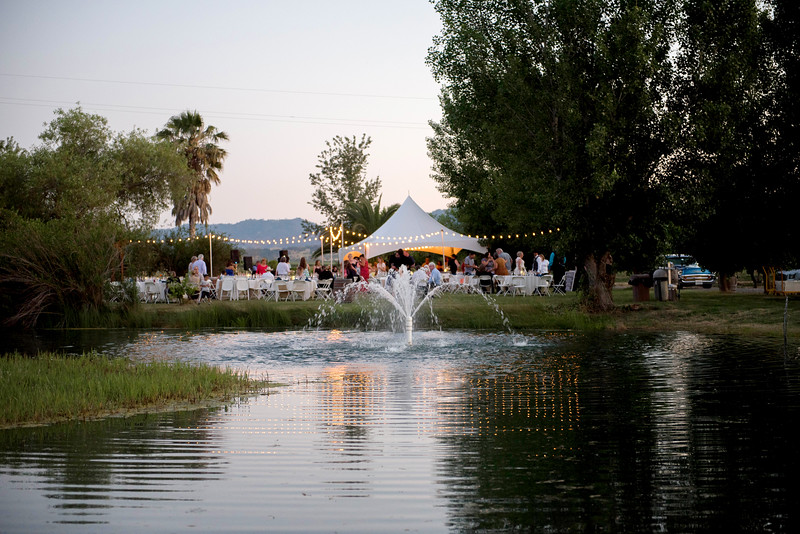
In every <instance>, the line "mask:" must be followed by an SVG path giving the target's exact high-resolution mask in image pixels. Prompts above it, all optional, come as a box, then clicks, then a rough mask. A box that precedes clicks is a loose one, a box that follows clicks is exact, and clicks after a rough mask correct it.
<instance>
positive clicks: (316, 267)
mask: <svg viewBox="0 0 800 534" xmlns="http://www.w3.org/2000/svg"><path fill="white" fill-rule="evenodd" d="M321 272H322V261H321V260H317V261H315V262H314V274H316V275H317V278H319V274H320V273H321Z"/></svg>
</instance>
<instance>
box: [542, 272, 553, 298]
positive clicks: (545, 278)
mask: <svg viewBox="0 0 800 534" xmlns="http://www.w3.org/2000/svg"><path fill="white" fill-rule="evenodd" d="M552 285H553V275H552V274H544V275H542V287H541V288H540V289H542V291H544V294H545V295H547V296H548V297H551V296H553V293H552V292H551V291H550V286H552Z"/></svg>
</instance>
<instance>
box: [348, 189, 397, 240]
mask: <svg viewBox="0 0 800 534" xmlns="http://www.w3.org/2000/svg"><path fill="white" fill-rule="evenodd" d="M382 198H383V195H381V196H380V197H378V201H377V202H376V203H375V204H372V203H370V202H369V201H368V200H367V199H365V198H362V199H360V200H357V201H355V202H353V203H351V204H348V205H346V206H345V207H344V220H346V221H347V224H348V228H349V229H350V230H351V231H353V232H359V233H363V234H368V235H369V234H372V233H373V232H375V230H377V229H378V228H380V227H381V226H383V224H384V223H385V222H386V221H388V220H389V219H390V218H391V216H392V215H394V212H396V211H397V209H398V208H399V207H400V204H392V205H391V206H387V207H385V208H382V207H381V199H382Z"/></svg>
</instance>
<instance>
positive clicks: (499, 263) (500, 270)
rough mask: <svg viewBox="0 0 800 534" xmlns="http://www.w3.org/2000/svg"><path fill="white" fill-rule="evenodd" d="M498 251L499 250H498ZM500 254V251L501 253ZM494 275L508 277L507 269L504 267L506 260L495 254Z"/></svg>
mask: <svg viewBox="0 0 800 534" xmlns="http://www.w3.org/2000/svg"><path fill="white" fill-rule="evenodd" d="M498 250H500V249H498ZM501 252H502V251H501ZM494 274H496V275H498V276H508V275H509V272H508V267H506V260H505V258H503V256H502V255H501V254H498V253H497V252H495V258H494Z"/></svg>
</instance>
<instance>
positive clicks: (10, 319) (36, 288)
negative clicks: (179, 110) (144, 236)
mask: <svg viewBox="0 0 800 534" xmlns="http://www.w3.org/2000/svg"><path fill="white" fill-rule="evenodd" d="M55 114H56V118H55V119H54V120H53V121H52V122H51V123H50V124H49V125H47V127H46V128H45V130H44V131H43V132H42V134H41V136H40V138H41V139H42V141H43V143H42V144H41V145H40V146H37V147H34V148H32V149H30V150H20V149H19V147H17V146H16V144H13V143H11V144H6V145H5V146H4V147H3V148H2V149H0V288H2V290H0V295H2V297H0V315H2V316H4V317H5V319H6V322H7V323H12V324H23V325H28V326H32V325H35V324H36V323H37V322H39V320H40V318H41V317H42V315H43V314H44V316H46V317H50V316H53V317H57V318H64V317H65V316H67V315H68V314H71V313H72V312H79V311H81V310H84V309H95V310H97V309H100V308H102V307H103V305H104V303H103V286H104V284H105V283H106V282H107V281H108V279H109V277H110V276H111V274H112V273H113V272H115V271H117V270H118V269H119V265H120V263H121V261H122V257H121V255H120V251H121V250H122V246H121V244H122V243H124V242H127V241H129V240H130V239H131V238H132V237H133V236H136V235H138V234H139V233H140V232H142V231H143V229H144V228H146V227H147V225H148V223H149V222H151V221H153V220H157V217H158V214H159V213H160V212H161V210H163V209H164V208H165V207H166V206H167V202H166V201H165V200H164V199H166V198H168V197H169V192H170V191H171V190H172V188H173V185H174V184H175V183H180V182H182V181H183V180H184V179H185V176H186V174H187V171H186V165H185V162H184V161H183V160H182V159H181V158H180V157H179V156H178V155H177V154H176V153H175V151H174V150H173V148H172V146H170V145H168V144H166V143H162V142H158V141H154V140H152V139H148V138H146V137H145V136H144V135H143V134H142V133H141V132H138V131H133V132H130V133H129V134H127V135H115V134H113V133H112V132H111V131H110V130H109V129H108V126H107V122H106V120H105V119H104V118H103V117H100V116H97V115H90V114H87V113H85V112H83V111H82V110H81V109H80V108H77V109H73V110H68V111H63V110H57V111H56V113H55Z"/></svg>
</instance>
